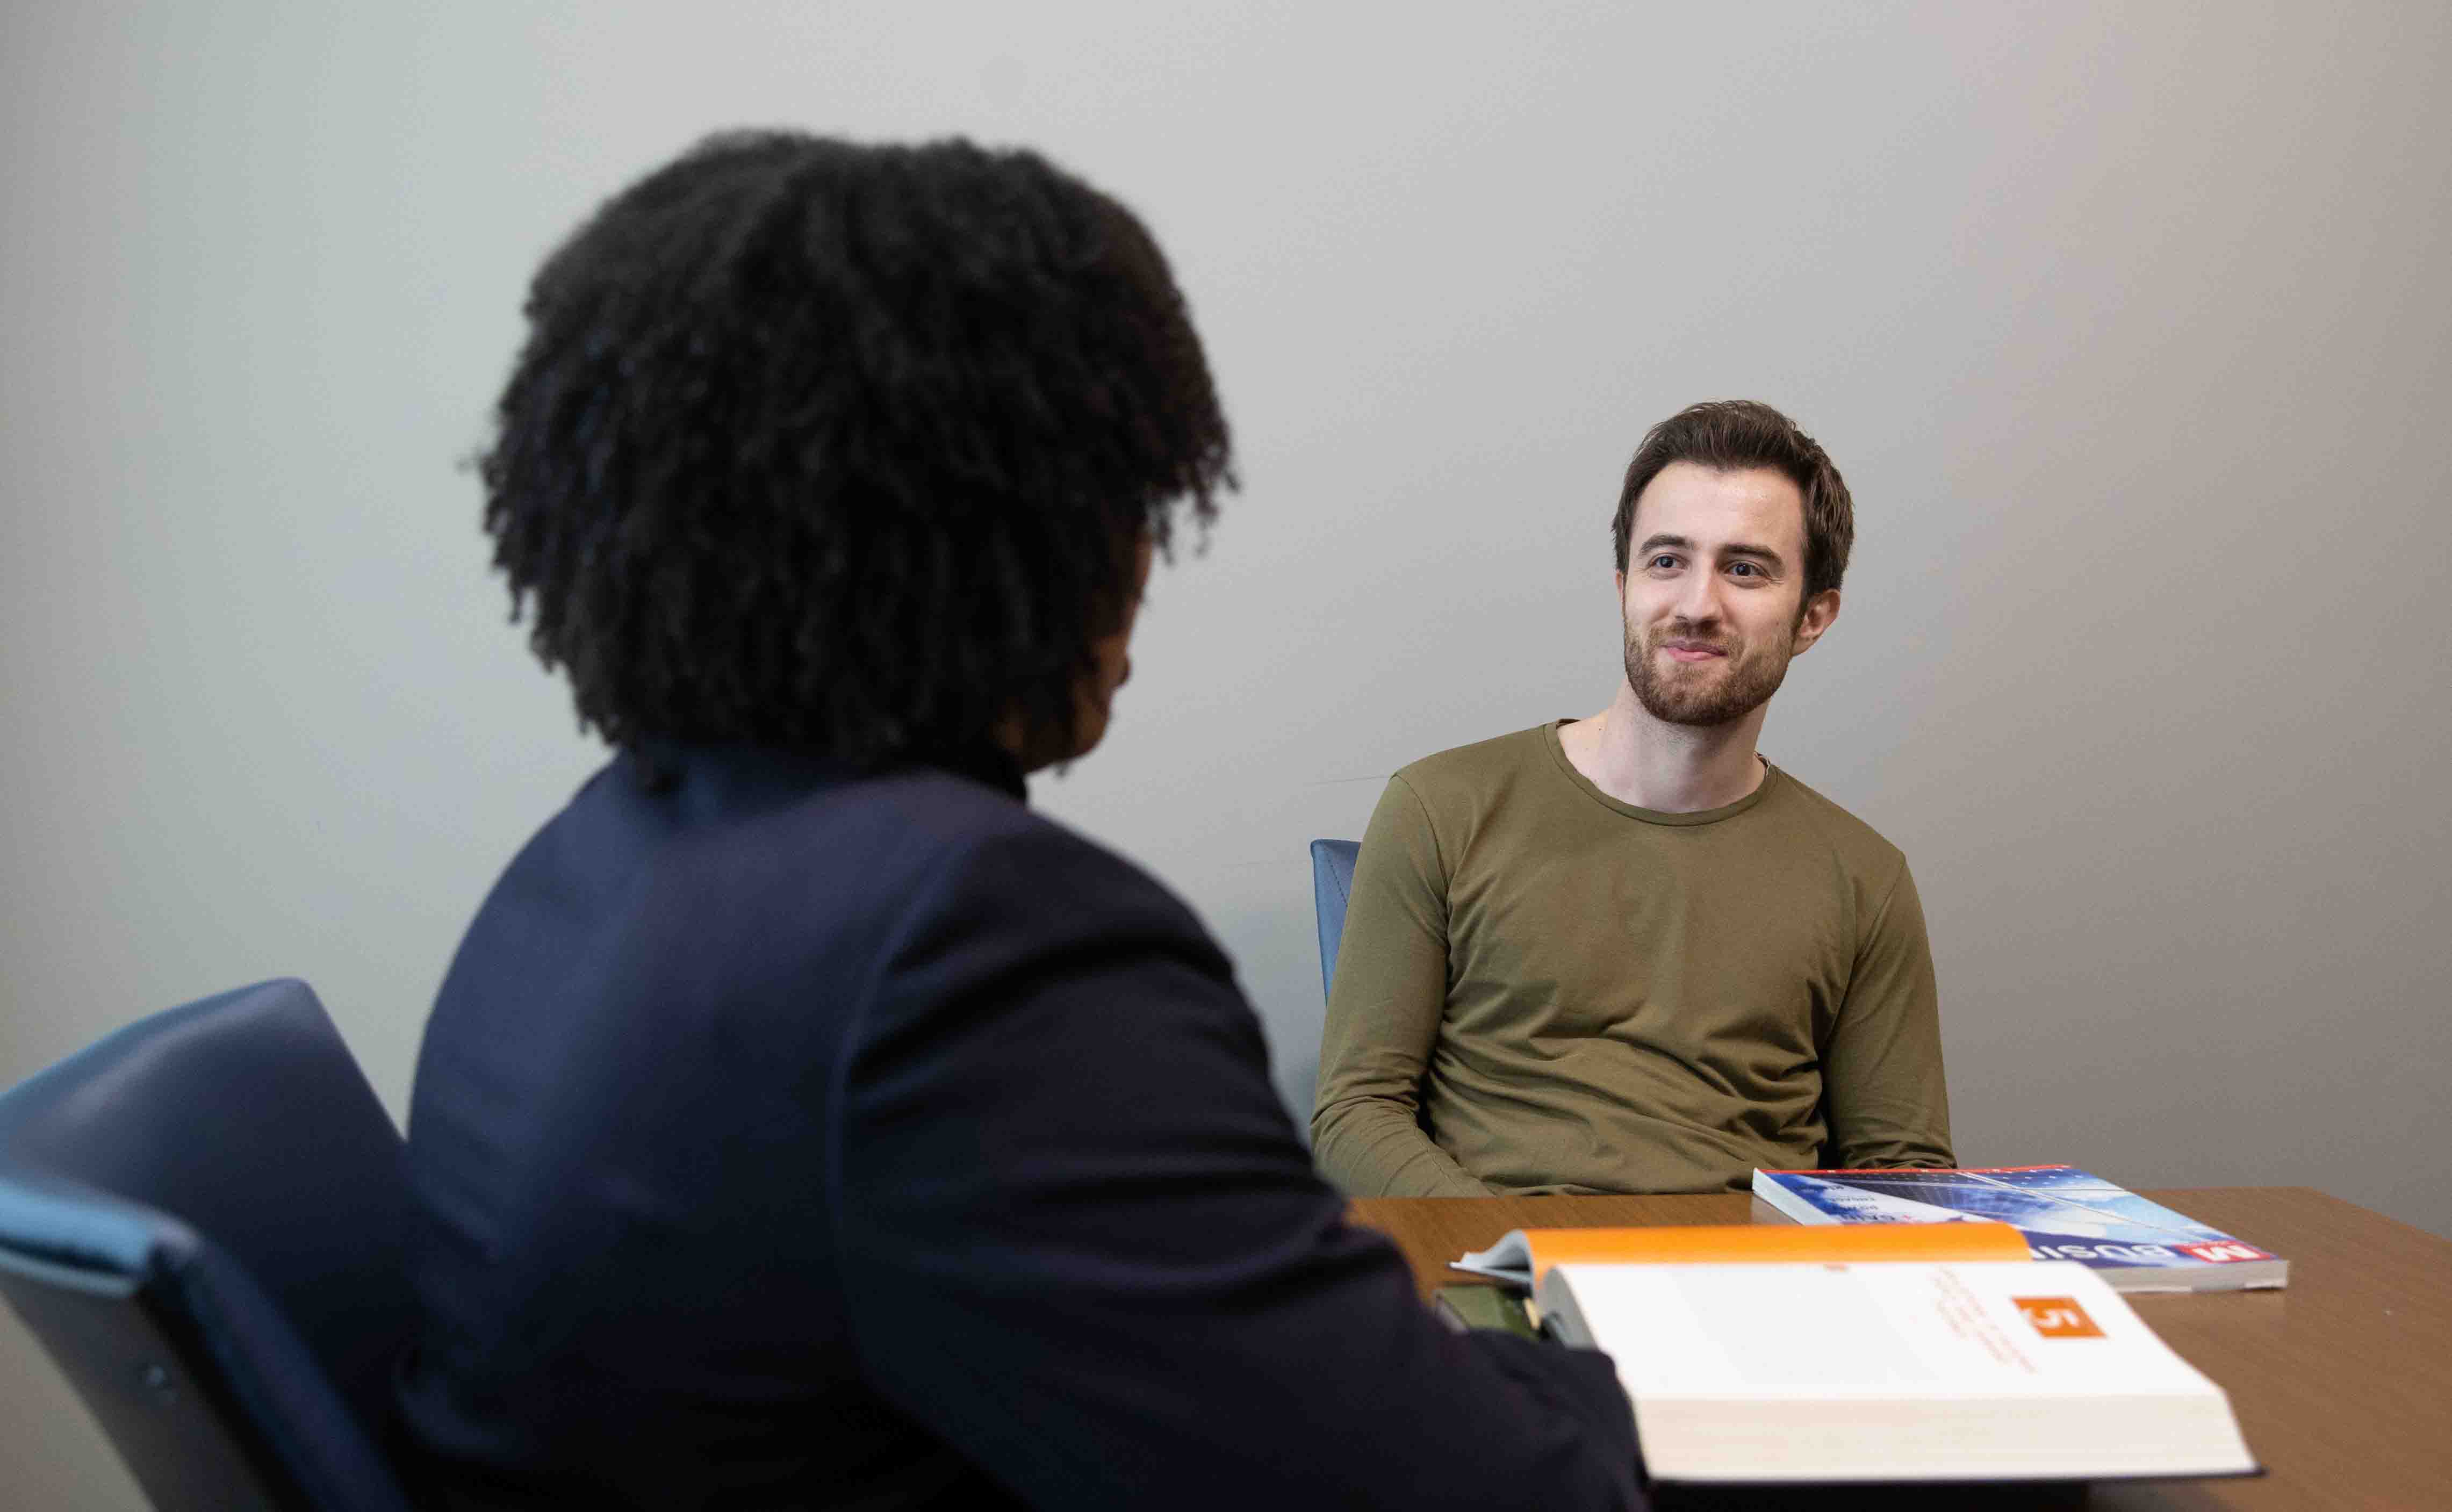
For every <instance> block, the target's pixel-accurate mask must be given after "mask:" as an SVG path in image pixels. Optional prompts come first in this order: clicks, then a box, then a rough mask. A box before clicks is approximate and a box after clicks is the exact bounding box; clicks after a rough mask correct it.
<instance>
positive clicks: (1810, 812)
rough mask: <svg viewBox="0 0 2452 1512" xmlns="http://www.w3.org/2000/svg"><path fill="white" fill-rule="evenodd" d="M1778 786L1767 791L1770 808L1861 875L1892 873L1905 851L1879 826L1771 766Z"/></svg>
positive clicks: (1904, 862) (1901, 865)
mask: <svg viewBox="0 0 2452 1512" xmlns="http://www.w3.org/2000/svg"><path fill="white" fill-rule="evenodd" d="M1772 771H1773V772H1774V773H1776V774H1777V776H1776V777H1775V778H1774V780H1775V781H1776V782H1777V783H1778V784H1779V786H1778V787H1777V788H1776V789H1775V790H1774V791H1773V792H1772V793H1771V794H1770V798H1771V800H1772V812H1773V813H1775V814H1777V815H1780V816H1781V817H1783V818H1784V819H1786V820H1787V821H1788V822H1790V823H1791V824H1794V825H1796V826H1797V827H1798V828H1799V829H1800V830H1802V831H1803V832H1804V833H1806V834H1808V835H1811V836H1812V837H1813V838H1814V839H1815V840H1816V841H1818V842H1819V843H1820V844H1822V845H1825V846H1828V847H1829V850H1830V852H1831V854H1833V855H1835V856H1836V857H1838V859H1839V860H1840V861H1841V862H1842V863H1843V864H1844V865H1846V866H1847V867H1848V869H1849V871H1851V872H1853V873H1855V874H1858V875H1860V876H1879V877H1890V876H1895V875H1897V874H1898V873H1899V872H1900V871H1901V870H1902V869H1904V868H1905V867H1906V865H1907V854H1906V853H1905V852H1903V851H1901V850H1900V849H1899V848H1898V847H1897V846H1895V845H1892V844H1891V843H1890V842H1889V841H1888V839H1886V838H1884V837H1883V835H1882V833H1881V832H1880V831H1879V830H1876V829H1874V828H1873V827H1872V826H1871V825H1869V824H1868V823H1866V822H1865V821H1864V820H1862V819H1860V818H1858V817H1857V816H1856V815H1853V814H1850V813H1849V812H1848V810H1846V809H1845V808H1843V807H1841V806H1840V805H1839V804H1838V803H1837V802H1835V801H1833V800H1832V799H1831V798H1830V797H1829V796H1828V795H1825V794H1823V793H1822V792H1821V791H1819V790H1818V789H1816V788H1814V787H1812V786H1810V785H1809V784H1808V783H1806V782H1804V781H1802V780H1801V779H1799V778H1798V777H1797V776H1796V775H1795V774H1794V773H1792V772H1790V771H1789V770H1788V769H1787V768H1785V767H1779V766H1773V768H1772Z"/></svg>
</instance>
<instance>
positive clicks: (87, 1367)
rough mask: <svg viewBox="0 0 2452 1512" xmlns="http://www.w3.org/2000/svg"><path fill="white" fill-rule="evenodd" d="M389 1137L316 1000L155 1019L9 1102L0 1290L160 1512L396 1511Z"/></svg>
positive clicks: (307, 996) (396, 1162)
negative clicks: (391, 1457)
mask: <svg viewBox="0 0 2452 1512" xmlns="http://www.w3.org/2000/svg"><path fill="white" fill-rule="evenodd" d="M409 1211H410V1208H409V1202H408V1191H407V1185H406V1180H405V1174H404V1172H403V1169H402V1165H401V1145H400V1136H399V1134H398V1133H397V1132H396V1131H395V1130H394V1129H393V1128H392V1125H391V1120H390V1118H389V1116H388V1115H386V1113H385V1112H384V1109H383V1105H382V1104H381V1103H380V1102H378V1101H377V1100H376V1098H375V1095H374V1091H373V1089H371V1088H370V1087H368V1086H367V1085H366V1077H365V1075H364V1074H363V1073H362V1072H361V1071H360V1070H358V1067H357V1064H356V1062H354V1061H353V1060H351V1059H350V1058H349V1052H348V1050H347V1048H346V1046H345V1045H344V1044H343V1043H342V1042H341V1038H340V1035H339V1034H338V1033H337V1032H336V1031H334V1030H333V1028H332V1024H331V1021H330V1020H329V1019H328V1018H326V1016H325V1014H324V1009H323V1005H322V1004H320V1003H318V1002H317V1001H316V1000H315V994H314V993H313V992H311V991H309V990H308V989H307V985H306V984H305V983H304V982H295V981H276V982H266V983H262V984H259V985H257V986H255V987H249V988H242V989H240V990H238V991H237V992H225V993H223V994H221V995H220V996H217V997H211V998H207V999H204V1000H202V1001H200V1002H195V1003H189V1004H188V1005H187V1006H185V1007H183V1008H174V1009H171V1010H168V1011H166V1012H161V1013H156V1014H154V1015H153V1016H151V1017H150V1018H147V1019H143V1020H140V1021H139V1022H137V1023H135V1024H132V1025H130V1026H129V1027H128V1028H127V1029H124V1030H121V1031H119V1032H117V1033H115V1034H112V1035H110V1036H109V1038H106V1039H104V1040H102V1041H100V1042H99V1043H97V1044H95V1045H93V1046H91V1047H89V1048H88V1049H87V1050H85V1051H80V1052H79V1053H77V1054H75V1055H73V1056H70V1057H69V1059H67V1060H65V1061H62V1062H61V1063H59V1064H58V1065H56V1066H53V1067H52V1068H50V1069H49V1070H45V1071H42V1072H39V1073H38V1074H36V1075H34V1076H32V1077H30V1078H29V1079H28V1080H26V1081H24V1082H22V1083H20V1084H19V1085H17V1086H16V1087H14V1088H12V1089H10V1090H9V1091H7V1092H5V1093H0V1291H5V1292H6V1294H7V1296H8V1298H9V1301H10V1305H11V1306H14V1307H15V1308H16V1310H17V1312H18V1313H19V1315H20V1316H21V1317H23V1318H24V1319H25V1321H26V1323H27V1325H28V1326H29V1328H30V1330H31V1331H32V1332H33V1334H34V1335H35V1336H36V1337H37V1338H39V1339H41V1340H42V1342H43V1345H44V1347H45V1348H46V1349H48V1350H49V1352H50V1354H51V1357H52V1359H53V1360H54V1361H56V1362H57V1363H58V1365H59V1366H60V1368H61V1372H62V1373H63V1374H64V1375H66V1376H67V1377H68V1378H69V1383H70V1384H72V1385H73V1386H75V1387H76V1389H77V1391H78V1394H79V1395H80V1396H82V1397H83V1398H84V1399H85V1402H86V1404H87V1406H88V1407H89V1409H90V1410H91V1411H92V1412H93V1414H94V1417H95V1418H96V1419H97V1420H98V1421H99V1422H100V1423H101V1424H102V1426H103V1429H104V1431H105V1432H106V1433H108V1434H109V1436H110V1439H111V1442H112V1443H113V1445H114V1446H115V1447H116V1448H117V1449H118V1450H119V1453H120V1456H121V1458H122V1459H124V1460H126V1461H127V1462H128V1465H129V1469H130V1470H131V1471H132V1472H134V1474H135V1477H136V1480H137V1483H138V1484H140V1485H141V1486H143V1487H144V1489H145V1494H146V1496H147V1497H148V1499H149V1500H150V1501H151V1502H152V1503H153V1505H154V1507H155V1508H156V1509H157V1512H178V1509H183V1508H188V1507H199V1508H201V1507H208V1506H212V1507H226V1506H227V1507H253V1506H268V1507H281V1508H290V1507H301V1508H303V1507H315V1508H341V1509H350V1512H356V1509H364V1512H405V1509H406V1507H407V1505H408V1502H407V1499H406V1498H405V1496H404V1495H403V1494H402V1491H401V1488H400V1485H399V1483H398V1482H397V1480H396V1479H395V1477H394V1474H393V1471H392V1469H391V1467H390V1465H389V1463H387V1462H386V1458H385V1456H384V1451H383V1449H382V1447H381V1444H382V1443H383V1439H384V1434H383V1432H382V1430H381V1429H380V1427H379V1426H377V1425H378V1424H383V1423H385V1422H386V1421H387V1410H388V1409H387V1406H386V1391H387V1384H388V1380H389V1374H390V1368H391V1363H392V1360H393V1358H394V1356H395V1355H396V1354H397V1353H398V1351H399V1349H400V1348H401V1346H402V1345H403V1343H404V1342H405V1339H406V1337H407V1332H408V1328H409V1325H410V1322H411V1319H412V1316H413V1313H412V1309H411V1306H410V1297H409V1291H408V1283H407V1272H406V1267H405V1253H404V1252H405V1242H406V1237H407V1231H408V1215H409Z"/></svg>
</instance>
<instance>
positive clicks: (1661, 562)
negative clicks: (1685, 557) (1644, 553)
mask: <svg viewBox="0 0 2452 1512" xmlns="http://www.w3.org/2000/svg"><path fill="white" fill-rule="evenodd" d="M1651 565H1652V566H1654V567H1657V568H1660V569H1661V570H1663V571H1667V570H1668V569H1669V568H1671V567H1674V566H1676V565H1677V559H1676V558H1674V557H1666V556H1663V557H1654V558H1652V559H1651Z"/></svg>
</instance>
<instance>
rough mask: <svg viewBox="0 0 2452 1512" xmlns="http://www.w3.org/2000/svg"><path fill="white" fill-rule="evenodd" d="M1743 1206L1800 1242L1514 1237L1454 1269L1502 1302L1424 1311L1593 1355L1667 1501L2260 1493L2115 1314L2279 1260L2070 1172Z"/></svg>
mask: <svg viewBox="0 0 2452 1512" xmlns="http://www.w3.org/2000/svg"><path fill="white" fill-rule="evenodd" d="M1754 1189H1755V1191H1756V1192H1757V1193H1758V1194H1760V1195H1761V1196H1763V1198H1764V1199H1765V1200H1766V1201H1768V1202H1770V1203H1771V1204H1772V1205H1773V1206H1775V1207H1777V1208H1780V1210H1781V1211H1783V1212H1786V1213H1790V1214H1791V1215H1792V1216H1796V1217H1799V1218H1801V1219H1803V1220H1804V1225H1805V1226H1803V1227H1790V1226H1788V1225H1778V1224H1772V1225H1746V1226H1733V1227H1687V1228H1674V1227H1672V1228H1582V1229H1529V1230H1521V1231H1518V1232H1515V1233H1511V1234H1509V1235H1507V1236H1506V1237H1505V1238H1504V1239H1502V1240H1500V1241H1499V1243H1498V1244H1497V1245H1495V1246H1493V1247H1491V1248H1490V1249H1487V1250H1481V1251H1477V1252H1474V1253H1471V1254H1468V1255H1466V1256H1464V1257H1463V1258H1462V1259H1461V1260H1459V1261H1457V1262H1456V1263H1455V1264H1456V1267H1457V1268H1459V1269H1462V1270H1467V1271H1471V1272H1474V1273H1476V1274H1479V1275H1482V1276H1486V1277H1489V1278H1492V1279H1493V1280H1497V1281H1500V1282H1502V1283H1503V1284H1505V1286H1506V1288H1507V1289H1504V1290H1499V1289H1493V1288H1491V1287H1488V1286H1472V1287H1465V1286H1459V1287H1449V1288H1443V1289H1442V1291H1441V1292H1440V1294H1439V1296H1438V1298H1437V1299H1436V1306H1438V1307H1439V1309H1440V1310H1441V1312H1442V1313H1443V1314H1445V1315H1446V1316H1448V1318H1449V1319H1450V1321H1451V1322H1452V1323H1454V1324H1456V1325H1458V1326H1466V1325H1473V1326H1499V1327H1513V1328H1516V1329H1519V1330H1524V1331H1531V1330H1532V1329H1534V1328H1536V1327H1537V1329H1538V1330H1539V1331H1540V1332H1542V1333H1544V1334H1546V1335H1548V1336H1550V1337H1552V1338H1554V1339H1557V1340H1559V1341H1560V1342H1562V1343H1566V1344H1569V1345H1579V1346H1583V1347H1588V1348H1597V1349H1601V1350H1605V1351H1606V1352H1607V1353H1608V1354H1609V1355H1610V1356H1611V1358H1612V1360H1613V1361H1614V1362H1615V1364H1616V1365H1617V1370H1618V1378H1619V1380H1620V1382H1621V1383H1622V1384H1624V1385H1625V1387H1626V1391H1627V1396H1628V1398H1629V1399H1630V1400H1631V1402H1632V1404H1633V1406H1634V1416H1635V1425H1636V1430H1637V1433H1638V1435H1639V1436H1640V1438H1641V1441H1642V1443H1643V1452H1644V1460H1645V1463H1646V1466H1647V1468H1648V1469H1649V1470H1650V1472H1651V1476H1652V1477H1653V1479H1654V1480H1655V1481H1658V1482H1662V1483H1669V1484H1684V1485H1692V1486H1696V1487H1714V1488H1723V1489H1725V1488H1730V1487H1740V1486H1765V1487H1769V1486H1788V1487H1795V1486H1798V1485H1803V1484H1819V1483H1830V1484H1844V1483H1915V1482H1923V1483H1961V1482H2030V1483H2052V1482H2078V1481H2094V1480H2107V1479H2125V1478H2167V1477H2191V1478H2193V1477H2206V1476H2237V1475H2254V1474H2257V1473H2259V1471H2258V1467H2257V1463H2256V1460H2255V1457H2254V1456H2253V1455H2252V1454H2250V1453H2249V1451H2248V1448H2247V1444H2246V1442H2245V1440H2244V1438H2243V1437H2242V1435H2241V1433H2240V1429H2239V1424H2238V1420H2237V1419H2236V1417H2234V1416H2233V1414H2232V1411H2231V1406H2230V1400H2229V1398H2228V1396H2227V1395H2226V1394H2225V1392H2224V1391H2223V1389H2222V1388H2221V1387H2220V1386H2218V1385H2216V1384H2214V1383H2213V1382H2212V1381H2210V1380H2208V1379H2206V1378H2205V1376H2204V1375H2203V1374H2202V1373H2200V1372H2199V1371H2198V1370H2196V1368H2195V1367H2193V1366H2191V1365H2188V1364H2187V1362H2185V1360H2182V1359H2181V1358H2180V1357H2179V1356H2178V1355H2177V1354H2175V1353H2173V1352H2172V1350H2171V1349H2170V1347H2169V1346H2168V1345H2165V1344H2164V1343H2163V1341H2162V1340H2161V1339H2159V1338H2157V1337H2156V1336H2155V1334H2154V1332H2153V1330H2152V1329H2150V1328H2148V1327H2147V1326H2146V1325H2145V1323H2144V1321H2143V1320H2141V1319H2140V1318H2139V1317H2138V1316H2137V1314H2136V1313H2135V1312H2134V1311H2133V1310H2132V1309H2131V1308H2130V1307H2129V1306H2128V1305H2127V1303H2126V1302H2125V1301H2124V1300H2123V1299H2122V1297H2121V1296H2120V1289H2134V1290H2144V1289H2173V1290H2204V1289H2209V1288H2213V1287H2219V1286H2280V1285H2282V1284H2283V1282H2284V1279H2285V1278H2286V1274H2287V1272H2286V1269H2285V1268H2284V1265H2283V1262H2281V1261H2280V1260H2279V1259H2277V1258H2276V1257H2274V1256H2272V1255H2269V1254H2266V1253H2265V1252H2264V1251H2263V1250H2261V1249H2258V1248H2256V1247H2254V1246H2252V1245H2247V1244H2244V1243H2243V1242H2242V1241H2239V1240H2237V1239H2234V1238H2232V1237H2231V1236H2230V1235H2227V1234H2225V1233H2222V1232H2220V1231H2219V1230H2215V1229H2210V1228H2207V1227H2205V1226H2204V1225H2201V1224H2195V1223H2191V1222H2190V1221H2189V1220H2187V1219H2186V1218H2184V1217H2182V1216H2181V1215H2180V1214H2178V1213H2174V1212H2172V1211H2170V1210H2169V1209H2168V1208H2161V1207H2159V1206H2157V1205H2155V1204H2152V1203H2148V1202H2146V1201H2145V1199H2143V1198H2141V1197H2138V1196H2137V1195H2136V1194H2135V1193H2133V1192H2127V1191H2125V1190H2123V1189H2122V1188H2118V1187H2114V1186H2112V1185H2110V1184H2109V1183H2106V1182H2103V1181H2101V1180H2099V1179H2098V1178H2095V1177H2092V1176H2088V1175H2086V1173H2085V1172H2083V1171H2078V1170H2075V1169H2073V1168H2069V1167H2066V1166H2061V1167H2022V1168H2015V1169H1993V1170H1981V1171H1880V1172H1873V1171H1758V1172H1756V1173H1755V1178H1754ZM1979 1208H1981V1209H1984V1210H1980V1211H1979V1210H1977V1209H1979ZM2145 1234H2150V1235H2151V1236H2152V1237H2150V1238H2148V1237H2141V1236H2142V1235H2145ZM1515 1288H1522V1289H1525V1290H1529V1291H1530V1293H1531V1298H1530V1306H1525V1305H1523V1304H1519V1303H1517V1302H1515V1301H1513V1290H1514V1289H1515ZM2116 1288H2118V1289H2116Z"/></svg>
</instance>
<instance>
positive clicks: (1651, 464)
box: [1610, 399, 1856, 609]
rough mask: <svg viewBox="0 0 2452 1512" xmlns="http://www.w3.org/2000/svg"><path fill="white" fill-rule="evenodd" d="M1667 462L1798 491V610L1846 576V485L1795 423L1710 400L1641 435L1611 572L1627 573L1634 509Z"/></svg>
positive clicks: (1744, 402)
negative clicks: (1801, 519) (1801, 542)
mask: <svg viewBox="0 0 2452 1512" xmlns="http://www.w3.org/2000/svg"><path fill="white" fill-rule="evenodd" d="M1671 462H1692V463H1694V464H1695V465H1696V466H1699V467H1709V468H1710V469H1711V470H1712V471H1714V472H1723V473H1732V472H1742V471H1744V470H1746V469H1748V468H1752V467H1768V468H1770V470H1771V471H1773V472H1776V473H1779V474H1781V475H1783V476H1784V477H1786V478H1787V479H1788V480H1789V481H1790V482H1793V483H1795V484H1796V490H1797V492H1798V493H1800V494H1803V495H1804V496H1805V594H1804V599H1800V600H1799V603H1798V607H1799V608H1800V609H1802V608H1803V606H1804V602H1805V601H1806V600H1809V599H1812V597H1813V596H1814V595H1815V594H1818V593H1821V592H1823V591H1824V590H1825V589H1830V588H1836V587H1838V586H1839V579H1841V578H1842V577H1844V576H1846V574H1847V571H1848V549H1849V547H1850V546H1853V545H1854V544H1855V543H1856V508H1855V504H1854V503H1853V501H1850V500H1849V497H1848V484H1847V482H1846V481H1845V480H1843V479H1842V478H1841V477H1840V476H1839V469H1838V468H1837V467H1835V466H1832V465H1831V462H1830V454H1829V452H1826V451H1824V450H1823V449H1822V445H1821V443H1820V442H1816V441H1815V440H1814V439H1813V438H1812V437H1810V436H1808V435H1807V434H1805V432H1803V431H1801V430H1799V429H1797V428H1796V422H1794V421H1792V420H1790V419H1789V418H1788V417H1787V416H1786V415H1783V414H1781V413H1780V412H1779V411H1778V410H1775V409H1773V408H1771V407H1770V405H1769V404H1766V403H1761V402H1760V401H1757V400H1751V399H1714V400H1707V401H1705V402H1704V403H1700V404H1690V405H1688V406H1687V407H1686V408H1684V409H1681V410H1679V411H1678V412H1677V413H1676V414H1674V415H1671V416H1670V417H1669V418H1668V419H1667V420H1664V421H1662V422H1660V423H1659V424H1657V425H1654V426H1652V427H1651V430H1649V431H1647V432H1645V433H1644V437H1643V444H1642V445H1640V446H1638V447H1636V448H1635V450H1634V460H1633V461H1631V462H1629V463H1627V466H1626V482H1625V484H1624V486H1622V487H1620V488H1619V489H1618V494H1617V519H1616V520H1614V521H1612V523H1611V526H1610V532H1611V534H1612V536H1614V537H1615V538H1616V540H1617V570H1618V571H1620V572H1624V571H1626V561H1627V547H1628V545H1629V542H1630V540H1631V537H1632V535H1633V533H1634V501H1636V500H1637V499H1639V498H1641V497H1642V495H1643V490H1644V489H1645V488H1646V487H1647V486H1648V485H1650V483H1651V481H1652V480H1653V479H1654V478H1657V477H1659V476H1660V470H1661V469H1662V468H1664V467H1666V466H1668V465H1669V464H1670V463H1671Z"/></svg>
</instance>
